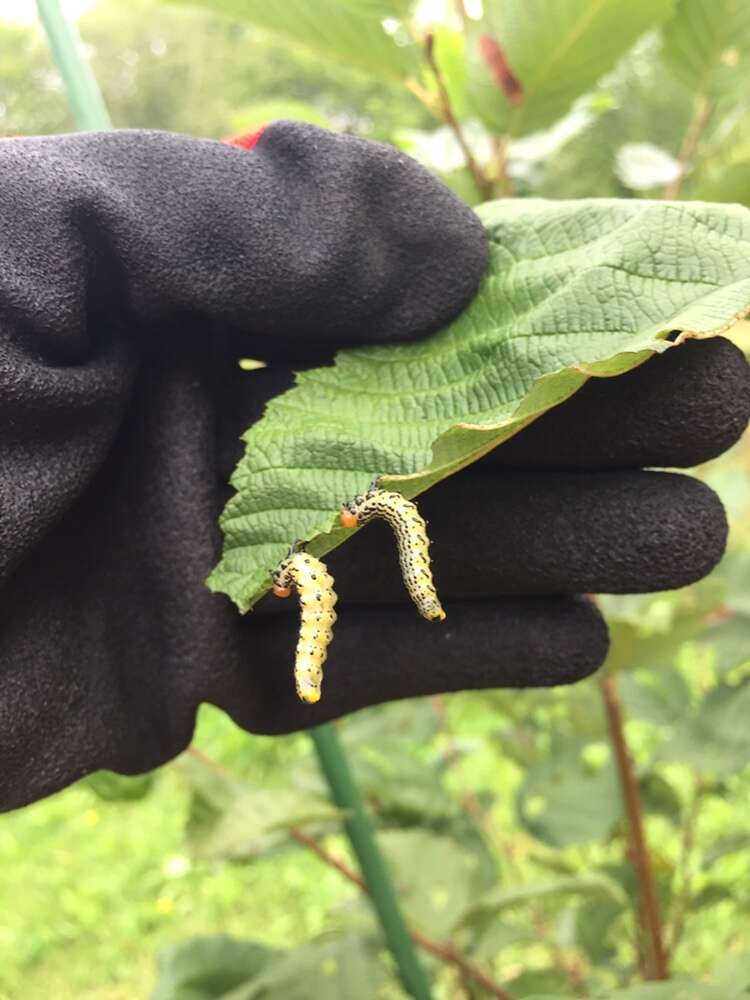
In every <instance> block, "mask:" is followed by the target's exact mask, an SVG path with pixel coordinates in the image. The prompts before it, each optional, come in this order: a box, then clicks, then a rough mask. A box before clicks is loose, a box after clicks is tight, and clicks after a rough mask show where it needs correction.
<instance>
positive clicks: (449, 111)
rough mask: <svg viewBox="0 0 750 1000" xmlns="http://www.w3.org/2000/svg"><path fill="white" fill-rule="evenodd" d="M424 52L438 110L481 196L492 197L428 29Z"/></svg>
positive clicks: (484, 197) (489, 185) (433, 39)
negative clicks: (434, 89) (452, 101)
mask: <svg viewBox="0 0 750 1000" xmlns="http://www.w3.org/2000/svg"><path fill="white" fill-rule="evenodd" d="M424 52H425V57H426V59H427V65H428V66H429V67H430V71H431V73H432V75H433V77H434V79H435V86H436V87H437V92H438V110H439V113H440V117H441V118H442V120H443V121H444V122H445V124H446V125H447V126H448V127H449V128H450V130H451V131H452V132H453V135H454V136H455V137H456V142H457V143H458V145H459V147H460V148H461V152H462V153H463V156H464V159H465V160H466V166H467V167H468V168H469V172H470V173H471V176H472V177H473V178H474V183H475V184H476V186H477V190H478V191H479V194H480V196H481V197H482V198H483V199H487V198H490V197H491V196H492V182H491V181H490V180H489V178H488V177H487V176H486V175H485V172H484V170H482V167H481V166H480V164H479V162H478V161H477V159H476V157H475V156H474V153H473V152H472V150H471V146H469V143H468V142H467V141H466V136H465V134H464V130H463V127H462V125H461V122H460V121H459V120H458V118H456V114H455V112H454V110H453V105H452V104H451V98H450V94H449V93H448V88H447V87H446V85H445V79H444V78H443V72H442V70H441V69H440V66H439V65H438V61H437V59H436V58H435V36H434V34H433V33H432V32H431V31H428V33H427V35H426V36H425V40H424Z"/></svg>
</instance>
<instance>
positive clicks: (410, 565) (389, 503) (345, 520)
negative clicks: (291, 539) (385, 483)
mask: <svg viewBox="0 0 750 1000" xmlns="http://www.w3.org/2000/svg"><path fill="white" fill-rule="evenodd" d="M339 517H340V520H341V523H342V524H343V525H344V527H345V528H354V527H356V526H357V525H365V524H367V523H368V522H369V521H371V520H372V519H373V518H374V517H382V518H383V519H384V520H385V521H387V522H388V524H390V526H391V528H393V531H394V533H395V535H396V540H397V542H398V558H399V562H400V563H401V575H402V577H403V579H404V584H405V586H406V589H407V590H408V591H409V596H410V597H411V599H412V600H413V601H414V603H415V604H416V606H417V609H418V611H419V613H420V614H421V615H422V616H423V617H424V618H427V619H429V620H430V621H443V620H444V619H445V611H443V608H442V606H441V604H440V599H439V598H438V595H437V591H436V590H435V585H434V583H433V582H432V572H431V571H430V556H429V552H428V549H429V546H430V540H429V538H428V537H427V525H426V523H425V520H424V518H423V517H422V516H421V514H420V513H419V511H418V510H417V505H416V504H415V503H413V502H412V501H411V500H407V499H406V497H403V496H401V494H400V493H391V492H390V491H388V490H381V489H380V488H379V486H378V485H377V480H375V482H374V483H373V484H372V486H371V487H370V489H369V490H368V491H367V493H365V494H364V495H362V496H357V497H355V498H354V499H353V500H350V501H349V502H348V503H346V504H344V506H343V508H342V510H341V514H340V515H339Z"/></svg>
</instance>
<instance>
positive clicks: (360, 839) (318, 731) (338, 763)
mask: <svg viewBox="0 0 750 1000" xmlns="http://www.w3.org/2000/svg"><path fill="white" fill-rule="evenodd" d="M310 738H311V740H312V742H313V746H314V747H315V752H316V754H317V755H318V762H319V764H320V768H321V770H322V772H323V775H324V776H325V779H326V781H327V783H328V789H329V791H330V794H331V798H332V799H333V801H334V802H335V803H336V805H337V806H338V807H339V808H340V809H343V810H345V812H346V816H347V818H346V819H344V829H345V830H346V833H347V836H348V838H349V843H350V844H351V848H352V850H353V851H354V854H355V857H356V858H357V861H358V863H359V867H360V868H361V870H362V875H363V876H364V881H365V883H366V885H367V892H368V895H369V896H370V899H371V900H372V905H373V907H374V908H375V912H376V913H377V916H378V920H379V921H380V927H381V930H382V932H383V937H384V938H385V940H386V943H387V944H388V948H389V949H390V951H391V954H392V955H393V959H394V961H395V963H396V967H397V969H398V974H399V977H400V978H401V981H402V983H403V984H404V986H405V988H406V990H407V992H408V993H410V994H411V995H412V996H413V997H414V998H415V1000H430V998H431V996H432V992H431V990H430V984H429V982H428V980H427V976H426V975H425V972H424V969H423V968H422V966H421V964H420V962H419V958H418V957H417V954H416V952H415V951H414V948H413V947H412V941H411V939H410V936H409V932H408V930H407V928H406V923H405V921H404V917H403V914H402V913H401V909H400V907H399V904H398V898H397V896H396V893H395V891H394V888H393V885H392V883H391V879H390V876H389V874H388V870H387V869H386V867H385V863H384V861H383V858H382V856H381V854H380V851H379V850H378V846H377V844H376V843H375V836H374V831H373V829H372V824H371V823H370V819H369V817H368V815H367V813H366V812H365V807H364V804H363V802H362V798H361V796H360V794H359V791H358V789H357V786H356V785H355V783H354V780H353V778H352V775H351V771H350V770H349V764H348V761H347V759H346V753H345V752H344V749H343V747H342V746H341V744H340V742H339V738H338V735H337V733H336V730H335V729H334V727H333V726H332V725H330V724H328V725H323V726H316V727H315V728H314V729H311V730H310Z"/></svg>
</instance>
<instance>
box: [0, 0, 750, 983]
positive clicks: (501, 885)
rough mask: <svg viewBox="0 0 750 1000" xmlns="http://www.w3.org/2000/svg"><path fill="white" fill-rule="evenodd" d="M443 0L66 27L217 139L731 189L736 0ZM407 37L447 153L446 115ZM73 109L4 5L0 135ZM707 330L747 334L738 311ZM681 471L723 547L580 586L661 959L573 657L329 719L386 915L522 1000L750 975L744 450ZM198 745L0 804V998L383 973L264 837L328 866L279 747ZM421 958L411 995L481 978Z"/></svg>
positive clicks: (314, 809)
mask: <svg viewBox="0 0 750 1000" xmlns="http://www.w3.org/2000/svg"><path fill="white" fill-rule="evenodd" d="M465 6H466V7H467V8H469V7H471V8H472V9H471V10H470V11H469V13H474V12H475V11H474V9H473V7H472V5H471V4H468V3H467V4H466V5H465ZM553 8H554V16H552V14H551V13H550V11H551V10H552V9H553ZM463 9H464V5H463V4H461V3H453V2H448V0H446V2H445V3H440V2H438V0H436V2H434V3H431V4H427V3H422V4H419V5H418V8H417V9H416V10H415V8H414V5H413V4H410V3H408V2H407V0H342V2H336V3H334V2H333V0H286V2H285V3H284V4H280V5H276V6H275V7H273V5H271V4H268V3H267V2H264V3H260V2H254V0H253V2H250V0H206V2H205V3H204V4H203V6H202V7H198V6H188V5H187V4H184V5H182V4H181V5H179V6H169V5H162V4H159V3H157V2H155V0H130V2H129V3H128V4H122V3H121V2H120V0H99V2H98V3H96V4H95V5H94V7H93V9H92V10H91V11H90V12H89V13H88V14H86V15H85V16H84V17H83V18H82V19H81V21H80V24H79V28H80V31H81V33H82V36H83V38H84V40H85V42H86V44H87V46H89V50H90V53H91V58H92V61H93V65H94V70H95V73H96V75H97V77H98V79H99V80H100V82H101V84H102V87H103V90H104V93H105V97H106V100H107V103H108V105H109V107H110V109H111V111H112V114H113V117H114V120H115V122H116V124H117V125H118V126H149V127H157V128H166V129H175V130H180V131H185V132H190V133H194V134H197V135H207V136H215V137H220V136H224V135H226V134H229V133H232V132H236V131H240V130H243V129H245V128H250V127H253V126H254V125H257V124H259V123H261V122H263V121H266V120H268V119H270V118H275V117H295V118H304V119H306V120H310V121H313V122H316V123H319V124H328V125H330V126H331V127H334V128H339V129H346V130H349V131H352V132H355V133H356V134H360V135H365V136H369V137H375V138H380V139H383V140H386V141H390V142H393V143H396V144H397V145H399V146H400V147H401V148H403V149H405V150H407V151H408V152H410V153H411V154H412V155H415V156H417V157H418V158H420V159H422V160H423V161H424V162H425V163H426V164H427V165H428V166H429V167H430V168H431V169H433V170H435V171H436V172H437V173H439V174H440V175H441V176H442V177H443V178H444V179H445V180H446V181H447V182H448V183H449V184H450V185H451V186H452V187H453V188H454V189H455V190H456V191H457V192H459V193H460V194H461V196H462V197H465V198H466V199H467V200H468V201H470V202H471V203H476V202H478V201H480V200H485V199H486V198H487V197H490V196H502V195H504V194H510V193H513V194H515V195H516V196H521V197H523V196H527V195H535V196H544V197H550V198H577V197H590V196H616V197H631V196H634V195H635V196H639V197H647V198H659V197H661V196H663V195H664V194H665V192H666V193H669V194H670V196H673V197H674V196H680V197H685V198H689V199H690V198H710V199H712V200H718V201H740V202H742V203H744V204H746V205H750V117H749V116H748V103H750V86H748V84H749V83H750V69H749V68H748V61H749V60H750V17H749V16H748V13H747V11H748V8H747V5H746V4H744V3H742V2H739V0H659V2H658V3H656V2H653V3H652V2H649V3H646V2H642V3H641V2H639V3H633V2H625V0H595V2H591V0H585V2H584V0H555V4H554V5H550V4H548V3H545V2H543V0H524V2H522V0H485V3H484V16H483V19H482V20H475V19H473V18H472V17H465V16H464V15H463V14H462V13H461V12H462V10H463ZM274 11H276V13H274ZM241 15H242V16H241ZM428 30H432V31H433V32H434V45H433V49H432V52H433V55H434V58H435V60H436V65H437V66H438V68H439V72H440V75H441V78H442V83H443V85H444V88H445V93H447V95H448V98H449V101H450V108H451V109H452V110H453V112H454V113H455V116H456V118H457V120H458V122H459V123H460V128H461V133H462V138H463V142H464V145H465V146H466V145H468V146H469V147H470V148H471V150H472V153H473V166H474V169H473V170H470V169H468V168H467V166H466V164H465V156H464V153H463V152H462V149H461V145H460V144H459V142H458V141H457V137H456V132H455V129H454V128H451V126H450V123H446V122H445V120H444V119H445V118H446V113H445V112H446V105H445V101H444V94H443V96H441V94H442V91H441V88H440V86H439V84H438V83H437V82H436V78H435V75H434V73H432V72H431V70H430V65H429V59H428V58H427V53H426V49H425V44H424V40H425V34H426V32H427V31H428ZM482 36H488V37H490V38H493V39H494V40H495V41H498V40H499V41H501V42H502V45H503V48H504V50H505V55H506V56H507V59H508V63H509V66H510V67H511V70H512V71H513V72H515V73H516V74H517V75H518V76H519V77H520V80H521V82H522V84H523V85H524V87H525V89H526V92H527V95H528V99H527V101H526V103H525V104H524V105H523V106H521V107H519V105H517V104H515V103H514V102H513V100H512V99H509V98H507V97H506V96H505V95H504V93H503V90H502V88H501V87H499V86H498V84H497V81H496V79H495V78H494V77H493V75H492V73H491V71H490V69H489V67H488V65H487V63H486V61H484V60H483V59H482V57H481V49H480V48H479V45H478V40H479V38H480V37H482ZM355 38H356V40H357V45H356V46H355V45H353V43H352V40H353V39H355ZM70 128H72V122H71V121H70V120H69V118H68V112H67V106H66V101H65V99H64V95H63V93H62V89H61V86H60V83H59V80H58V79H57V77H56V74H55V73H54V70H53V68H52V66H51V63H50V60H49V57H48V55H47V52H46V48H45V45H44V42H43V40H42V38H41V35H40V33H39V31H38V30H37V29H36V28H34V27H26V26H23V25H19V24H10V23H6V22H3V21H0V132H2V133H3V134H6V135H19V134H29V133H44V132H54V131H60V130H67V129H70ZM733 336H735V338H736V339H737V341H738V343H740V344H741V345H742V346H744V348H745V349H750V335H749V334H748V332H747V330H745V329H742V328H737V329H736V330H735V332H734V334H733ZM695 474H696V475H699V476H701V477H702V478H704V479H705V480H706V481H707V482H709V483H710V484H711V485H712V486H713V487H714V488H715V489H717V491H718V492H719V493H720V495H721V496H722V498H723V500H724V502H725V504H726V506H727V509H728V512H729V516H730V522H731V525H732V530H731V539H730V550H729V552H728V554H727V556H726V558H725V560H724V561H723V563H722V564H721V566H720V567H719V568H718V569H717V570H716V571H715V572H714V573H713V574H712V576H711V577H710V578H709V579H708V580H706V581H703V582H702V583H700V584H698V585H696V586H694V587H690V588H686V589H684V590H682V591H679V592H676V593H673V594H657V595H646V596H638V597H617V598H608V597H603V598H602V604H603V607H604V610H605V613H606V614H607V617H608V619H609V621H610V627H611V630H612V634H613V648H612V653H611V655H610V659H609V661H608V664H607V667H606V670H607V671H609V672H612V674H613V675H615V676H616V678H617V685H618V689H619V692H620V696H621V698H622V701H623V705H624V710H625V713H626V718H627V723H626V735H627V739H628V743H629V746H630V750H631V753H632V754H633V757H634V759H635V763H636V766H637V770H638V779H639V785H640V791H641V796H642V800H643V805H644V809H645V813H646V833H647V837H648V841H649V845H650V856H651V862H652V866H653V869H654V873H655V877H656V883H657V889H658V893H659V897H660V904H661V910H662V915H663V922H664V925H665V936H666V941H667V945H668V947H669V950H670V964H671V971H672V975H673V977H674V978H673V979H672V980H671V981H670V982H667V983H663V984H648V985H644V984H643V982H642V980H643V971H644V959H643V953H644V949H645V943H644V935H643V921H642V919H641V916H642V914H641V910H640V907H639V903H638V891H637V885H636V880H635V878H634V874H633V869H632V866H631V863H630V860H629V856H628V842H627V834H626V826H625V822H624V818H623V815H622V807H621V800H620V792H619V788H618V783H617V774H616V769H615V766H614V762H613V756H612V751H611V746H610V734H609V731H608V727H607V722H606V718H605V714H604V711H603V707H602V699H601V695H600V690H599V687H598V683H597V681H596V680H595V679H593V680H591V681H588V682H586V683H583V684H580V685H577V686H576V687H574V688H572V689H569V690H568V689H566V690H556V691H542V692H526V693H518V692H491V693H486V692H485V693H481V694H462V695H455V696H451V697H450V698H445V699H426V700H421V701H416V702H407V703H403V704H396V705H392V706H387V707H383V708H378V709H373V710H370V711H367V712H364V713H360V714H359V715H357V716H354V717H352V718H350V719H348V720H346V721H345V722H344V723H343V724H342V725H341V728H340V732H341V736H342V738H343V740H344V741H345V743H346V745H347V749H348V751H349V753H350V754H351V757H352V761H353V764H354V766H355V769H356V776H357V779H358V781H359V783H360V787H361V788H362V790H363V793H364V794H365V795H366V797H367V799H368V802H369V804H370V806H371V808H372V810H373V811H374V813H375V815H376V817H377V822H378V826H379V830H380V842H381V845H382V847H383V849H384V851H385V853H386V856H387V858H388V860H389V862H390V864H391V866H392V870H393V872H394V876H395V879H396V882H397V885H398V886H399V889H400V891H401V895H402V899H403V903H404V906H405V909H406V912H407V916H408V918H409V920H410V922H411V923H412V924H413V926H415V927H418V928H419V929H420V931H422V932H423V933H424V934H426V935H427V936H428V937H430V938H432V939H433V940H435V941H438V942H441V943H443V944H445V943H446V942H450V943H451V944H452V945H453V946H455V947H456V948H458V949H460V951H461V952H462V954H463V955H464V956H465V957H466V958H467V959H468V960H469V961H470V962H471V963H473V964H474V965H475V966H477V967H481V968H482V969H483V970H484V971H485V972H486V973H487V974H488V975H490V976H491V978H492V979H493V980H494V981H495V982H496V983H497V984H501V986H502V988H503V989H504V990H505V991H506V992H507V993H508V994H509V995H510V996H512V997H514V998H517V1000H521V998H526V1000H531V998H533V997H536V998H541V997H565V996H592V997H609V996H615V997H622V998H626V1000H627V998H631V1000H648V998H652V997H653V998H659V1000H661V998H667V997H670V998H676V997H684V998H686V1000H692V998H695V1000H701V998H707V997H716V998H722V1000H732V998H734V997H740V996H747V995H748V991H749V990H750V913H749V912H748V903H749V902H750V875H748V847H749V846H750V807H748V804H747V803H748V793H749V792H750V768H748V762H749V761H750V730H748V725H747V719H748V715H749V714H750V712H749V710H750V670H749V669H748V668H749V667H750V440H748V439H747V437H746V439H745V440H744V441H743V442H741V443H740V444H739V445H738V446H737V447H736V448H734V449H733V450H732V451H731V452H730V453H729V454H728V455H726V456H723V457H722V458H721V459H718V460H716V461H714V462H711V463H708V465H706V466H704V467H703V468H701V469H698V470H695ZM194 746H195V752H193V753H190V754H187V755H185V756H183V758H182V759H180V760H178V761H176V762H175V763H174V764H172V765H170V766H169V767H166V768H164V769H162V771H161V772H160V773H159V774H157V775H154V776H151V777H148V778H145V779H120V778H116V777H115V776H112V775H106V774H99V775H96V776H94V777H92V778H90V779H88V780H87V781H84V782H82V783H80V784H79V785H78V786H76V787H74V788H72V789H70V790H68V791H66V792H64V793H62V794H60V795H58V796H56V797H55V798H54V799H52V800H49V801H46V802H43V803H40V804H38V805H36V806H34V807H31V808H29V809H26V810H24V811H22V812H20V813H17V814H13V815H10V816H5V817H2V819H0V866H1V867H2V870H3V871H4V872H5V878H4V879H3V880H2V881H1V882H0V997H2V998H4V1000H5V998H7V1000H19V998H22V997H23V998H28V997H37V996H40V997H41V996H44V997H47V996H53V997H55V998H57V1000H72V998H76V1000H81V998H82V1000H126V998H127V1000H131V998H133V997H142V996H147V995H149V994H150V993H152V991H153V994H152V995H153V996H154V997H155V998H158V1000H209V998H216V997H229V996H230V995H231V997H232V1000H240V998H241V997H244V998H250V997H255V996H258V997H264V998H281V997H283V998H285V1000H294V998H297V997H299V998H307V997H317V996H324V997H326V1000H328V998H329V997H330V998H334V997H355V996H356V997H357V998H358V1000H359V998H363V1000H366V998H369V997H386V998H387V997H393V998H397V997H400V996H402V993H401V992H400V989H399V987H398V986H397V985H396V984H395V982H394V980H393V977H392V974H391V970H390V968H389V965H388V959H387V957H386V956H384V955H383V952H382V949H381V947H380V945H379V942H378V940H377V933H376V929H375V927H374V925H373V922H372V918H371V916H370V912H369V909H368V907H367V905H366V902H365V901H364V900H363V899H362V896H361V894H360V893H359V892H358V890H357V889H356V888H355V887H354V886H352V885H351V884H350V883H348V882H347V881H345V880H344V879H343V878H342V877H341V875H340V874H339V873H338V872H337V871H335V870H333V869H332V868H331V867H330V866H327V865H326V864H324V863H323V862H322V861H321V860H320V859H319V858H318V857H316V856H315V855H314V854H313V853H312V852H311V851H310V850H309V849H305V848H304V847H303V846H302V845H301V844H300V842H299V840H298V839H294V837H293V836H290V834H289V830H290V828H291V829H293V830H295V831H298V832H299V831H300V830H301V831H303V832H304V834H305V835H306V836H312V837H313V838H314V839H315V840H316V842H318V843H319V844H320V845H321V846H323V847H324V849H325V850H327V851H329V852H331V853H333V854H335V855H336V856H338V857H341V858H343V859H344V860H346V861H347V863H348V864H349V865H350V866H352V865H353V863H352V861H351V859H350V858H347V847H346V843H345V841H344V840H343V839H342V837H341V835H340V833H339V827H338V819H337V817H335V816H333V815H331V811H330V808H329V806H328V804H327V802H326V799H325V794H324V789H323V786H322V783H321V780H320V777H319V775H318V774H317V772H316V769H315V767H314V764H313V761H312V760H311V758H310V750H309V745H308V741H307V739H306V738H305V737H304V736H295V737H289V738H285V739H284V740H279V739H277V740H270V739H266V738H260V737H247V736H246V735H245V734H243V733H240V732H238V731H237V730H236V729H235V728H234V727H233V726H232V724H231V723H229V722H228V720H227V719H226V718H224V717H223V716H221V715H220V714H219V713H218V712H216V711H214V710H209V709H204V710H203V712H202V714H201V720H200V725H199V728H198V732H197V734H196V739H195V744H194ZM196 938H199V939H201V940H198V941H196V940H195V939H196ZM249 942H252V943H249ZM157 949H162V951H161V957H160V962H159V969H158V972H157V971H156V970H155V967H154V963H153V954H154V952H155V951H156V950H157ZM428 961H429V968H430V972H431V974H432V975H433V976H434V982H435V996H436V997H439V998H459V997H469V998H472V997H483V996H485V995H488V994H487V993H486V992H483V990H482V988H481V987H479V986H477V985H476V984H472V983H470V982H469V981H468V980H467V979H466V978H465V977H462V976H461V975H460V974H459V973H458V972H457V971H456V969H455V966H453V965H451V964H449V963H440V962H437V961H435V960H433V959H430V960H428ZM157 979H158V984H157ZM155 984H157V985H155Z"/></svg>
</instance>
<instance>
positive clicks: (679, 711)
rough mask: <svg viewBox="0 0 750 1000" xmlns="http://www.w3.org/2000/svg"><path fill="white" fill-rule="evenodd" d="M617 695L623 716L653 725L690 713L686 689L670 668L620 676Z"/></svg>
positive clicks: (688, 694)
mask: <svg viewBox="0 0 750 1000" xmlns="http://www.w3.org/2000/svg"><path fill="white" fill-rule="evenodd" d="M620 695H621V696H622V700H623V702H624V705H625V711H626V715H628V716H631V715H632V716H635V718H636V719H643V720H644V721H646V722H651V723H653V724H654V725H655V726H671V725H673V724H674V723H676V722H679V721H680V720H681V719H683V718H685V717H686V716H688V715H690V708H691V696H690V688H689V687H688V686H687V684H686V683H685V680H684V678H683V676H682V674H681V673H680V672H679V671H678V670H675V669H674V668H673V667H668V668H666V669H663V670H658V671H651V670H650V671H644V672H641V671H639V673H638V677H634V676H633V675H632V674H628V675H626V676H624V677H623V678H622V679H621V681H620Z"/></svg>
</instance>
